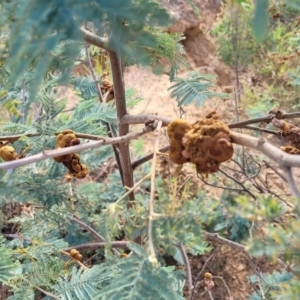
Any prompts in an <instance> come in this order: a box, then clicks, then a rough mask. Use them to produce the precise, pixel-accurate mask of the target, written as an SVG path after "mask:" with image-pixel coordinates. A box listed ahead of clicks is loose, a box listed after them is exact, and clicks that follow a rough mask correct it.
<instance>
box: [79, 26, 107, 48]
mask: <svg viewBox="0 0 300 300" xmlns="http://www.w3.org/2000/svg"><path fill="white" fill-rule="evenodd" d="M80 31H81V33H82V36H83V39H84V40H85V41H86V42H87V43H89V44H92V45H94V46H97V47H99V48H102V49H105V50H107V51H112V49H110V48H109V46H108V44H109V39H107V38H102V37H100V36H98V35H96V34H94V33H92V32H90V31H88V30H86V29H84V28H82V27H80Z"/></svg>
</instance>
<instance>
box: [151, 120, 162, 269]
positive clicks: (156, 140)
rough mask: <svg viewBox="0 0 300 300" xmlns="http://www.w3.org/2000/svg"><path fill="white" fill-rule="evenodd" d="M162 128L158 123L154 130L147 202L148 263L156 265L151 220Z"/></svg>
mask: <svg viewBox="0 0 300 300" xmlns="http://www.w3.org/2000/svg"><path fill="white" fill-rule="evenodd" d="M161 126H162V121H158V124H157V127H156V130H155V140H154V151H153V160H152V166H151V171H150V174H151V179H150V182H151V190H150V200H149V220H148V248H149V251H150V257H149V259H150V261H151V262H152V263H153V264H156V263H157V258H156V253H155V249H154V244H153V235H152V229H153V228H152V220H153V213H154V199H155V173H156V161H157V152H158V143H159V133H160V129H161Z"/></svg>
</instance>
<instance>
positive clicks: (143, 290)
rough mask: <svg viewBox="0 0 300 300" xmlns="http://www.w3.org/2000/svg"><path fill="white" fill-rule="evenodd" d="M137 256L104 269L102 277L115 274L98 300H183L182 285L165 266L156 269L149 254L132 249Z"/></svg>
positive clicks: (139, 249)
mask: <svg viewBox="0 0 300 300" xmlns="http://www.w3.org/2000/svg"><path fill="white" fill-rule="evenodd" d="M129 247H130V248H131V249H132V250H133V251H134V253H135V254H134V255H133V256H131V257H128V258H124V259H120V260H119V261H118V262H117V264H116V265H115V266H111V265H109V264H108V265H106V266H105V267H104V268H103V269H102V278H103V279H105V278H106V279H107V278H108V276H109V274H110V273H111V269H112V268H115V275H114V277H113V278H111V279H110V280H109V281H107V280H106V284H105V285H104V284H103V283H104V282H102V284H101V285H102V288H101V290H100V291H99V293H98V295H97V297H96V299H101V300H108V299H109V300H129V299H130V300H139V299H149V300H152V299H153V300H156V299H161V300H163V299H165V300H169V299H173V300H182V299H184V298H183V296H182V284H181V282H180V280H179V279H177V278H176V277H175V276H174V275H173V274H172V270H171V269H169V268H166V267H155V266H153V265H152V264H151V263H150V261H149V259H148V254H147V253H146V252H145V251H144V250H143V249H142V248H141V247H140V246H138V245H136V244H131V245H130V246H129Z"/></svg>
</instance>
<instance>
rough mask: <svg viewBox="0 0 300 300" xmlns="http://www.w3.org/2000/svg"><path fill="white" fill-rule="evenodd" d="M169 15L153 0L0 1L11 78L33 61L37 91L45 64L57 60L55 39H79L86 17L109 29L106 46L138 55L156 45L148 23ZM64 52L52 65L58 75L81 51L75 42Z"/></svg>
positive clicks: (159, 21) (153, 24)
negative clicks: (63, 60) (91, 0)
mask: <svg viewBox="0 0 300 300" xmlns="http://www.w3.org/2000/svg"><path fill="white" fill-rule="evenodd" d="M120 5H122V9H120ZM169 21H170V19H169V16H168V14H167V12H166V10H165V9H163V8H162V7H161V6H160V5H159V4H158V3H157V1H155V0H151V1H139V0H133V1H131V0H126V1H125V2H124V1H123V0H122V1H119V0H114V1H111V2H110V3H107V2H106V1H103V0H98V1H95V2H84V3H83V2H82V1H77V0H63V1H60V3H59V7H58V6H57V3H56V1H54V0H52V1H50V2H49V1H37V0H31V1H29V2H28V1H19V2H18V3H10V2H6V3H3V4H2V5H1V18H0V28H1V29H2V30H3V29H4V28H6V26H7V25H8V24H9V25H10V26H9V29H10V31H9V53H10V58H9V59H8V65H7V67H8V69H9V70H10V74H11V78H12V79H14V80H17V79H19V78H21V76H23V74H24V72H25V70H27V69H28V68H29V67H31V66H34V68H35V74H34V76H33V81H34V82H35V85H36V86H35V89H32V91H33V92H36V87H37V86H39V84H40V83H41V82H42V78H43V76H44V74H45V73H46V71H47V68H48V66H49V65H50V64H52V65H55V61H57V48H56V47H57V45H58V44H59V43H61V42H65V41H66V40H74V41H80V40H81V39H82V37H81V32H80V26H81V25H82V24H83V23H84V22H94V24H95V25H96V27H97V28H99V34H100V35H102V36H103V35H105V34H106V35H109V36H110V41H109V45H108V46H109V47H110V48H112V49H113V50H115V51H117V52H118V53H119V54H121V55H122V56H124V55H126V56H128V57H132V58H134V59H136V58H138V57H142V58H144V57H145V56H144V53H145V47H156V46H157V45H158V41H157V39H156V38H155V36H153V34H152V32H151V31H149V30H148V28H149V27H156V26H166V25H168V24H169ZM63 53H64V56H65V57H68V60H67V61H66V63H64V64H63V65H60V66H58V65H57V64H56V67H60V69H59V70H60V71H61V72H62V73H61V78H60V79H61V80H66V78H67V76H68V74H69V72H70V70H71V67H72V65H73V63H72V61H73V60H74V58H75V57H76V56H78V54H79V52H78V48H77V47H66V48H65V49H64V52H63ZM49 54H50V55H49ZM139 62H143V61H139ZM144 62H146V61H144ZM33 95H34V94H33Z"/></svg>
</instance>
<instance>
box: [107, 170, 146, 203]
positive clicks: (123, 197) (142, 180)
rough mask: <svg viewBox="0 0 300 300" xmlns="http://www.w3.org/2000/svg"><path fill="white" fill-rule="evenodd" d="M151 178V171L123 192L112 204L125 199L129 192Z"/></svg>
mask: <svg viewBox="0 0 300 300" xmlns="http://www.w3.org/2000/svg"><path fill="white" fill-rule="evenodd" d="M149 178H150V173H149V174H148V175H146V176H144V177H143V178H142V179H140V180H139V181H138V182H137V183H135V185H134V186H133V187H131V188H128V190H127V192H126V193H125V194H123V195H122V196H121V197H120V198H119V199H118V200H117V201H116V202H114V203H112V204H111V205H117V204H118V203H119V202H121V201H122V200H123V199H125V198H126V197H127V196H128V195H129V194H131V193H132V192H133V191H134V190H135V189H136V188H137V187H138V186H139V185H141V184H142V183H143V182H144V181H145V180H147V179H149Z"/></svg>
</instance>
